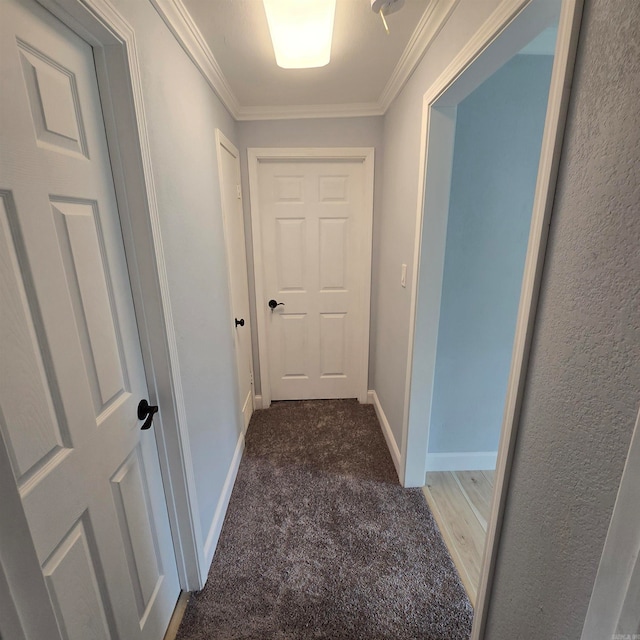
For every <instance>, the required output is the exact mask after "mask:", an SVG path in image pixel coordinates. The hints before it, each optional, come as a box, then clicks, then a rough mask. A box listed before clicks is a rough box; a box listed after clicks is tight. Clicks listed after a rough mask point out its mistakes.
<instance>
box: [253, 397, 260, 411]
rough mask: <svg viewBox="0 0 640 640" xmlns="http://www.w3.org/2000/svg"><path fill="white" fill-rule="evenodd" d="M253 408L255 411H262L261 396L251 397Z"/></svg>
mask: <svg viewBox="0 0 640 640" xmlns="http://www.w3.org/2000/svg"><path fill="white" fill-rule="evenodd" d="M253 408H254V409H255V410H257V409H262V396H261V395H256V396H253Z"/></svg>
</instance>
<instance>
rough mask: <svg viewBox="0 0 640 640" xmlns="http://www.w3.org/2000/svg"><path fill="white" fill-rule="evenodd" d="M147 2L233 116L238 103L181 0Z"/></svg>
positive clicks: (235, 114) (153, 0)
mask: <svg viewBox="0 0 640 640" xmlns="http://www.w3.org/2000/svg"><path fill="white" fill-rule="evenodd" d="M150 2H151V4H152V5H153V6H154V7H155V9H156V11H157V12H158V14H159V15H160V17H161V18H162V19H163V20H164V22H165V24H166V25H167V27H168V28H169V31H171V33H173V35H174V36H175V38H176V40H177V41H178V43H179V44H180V46H181V47H182V48H183V49H184V52H185V53H186V54H187V55H188V56H189V58H191V61H192V62H193V64H195V66H196V67H197V69H198V70H199V71H200V73H201V74H202V75H203V77H204V79H205V80H206V81H207V83H208V84H209V86H210V87H211V88H212V89H213V91H214V92H215V93H216V94H217V96H218V97H219V98H220V100H221V101H222V104H224V106H225V107H226V108H227V109H228V110H229V113H231V115H232V116H233V117H234V118H236V119H237V117H238V113H239V109H240V103H239V102H238V99H237V98H236V96H235V94H234V93H233V91H232V89H231V86H230V85H229V81H228V80H227V78H226V77H225V75H224V73H223V72H222V69H221V68H220V65H219V64H218V61H217V60H216V59H215V57H214V55H213V53H212V52H211V49H210V48H209V45H208V44H207V42H206V40H205V39H204V36H203V35H202V33H201V32H200V29H198V27H197V25H196V23H195V22H194V20H193V18H192V17H191V14H190V13H189V11H188V10H187V8H186V7H185V6H184V4H183V3H182V0H150Z"/></svg>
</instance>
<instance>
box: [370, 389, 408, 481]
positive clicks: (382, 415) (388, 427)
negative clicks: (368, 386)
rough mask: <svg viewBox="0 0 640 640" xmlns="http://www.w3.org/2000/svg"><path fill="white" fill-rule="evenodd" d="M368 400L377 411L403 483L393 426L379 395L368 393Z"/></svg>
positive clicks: (399, 477)
mask: <svg viewBox="0 0 640 640" xmlns="http://www.w3.org/2000/svg"><path fill="white" fill-rule="evenodd" d="M367 398H368V400H369V404H372V405H373V406H374V408H375V410H376V415H377V416H378V421H379V422H380V426H381V428H382V433H383V435H384V439H385V440H386V441H387V447H388V448H389V453H390V454H391V459H392V460H393V464H394V466H395V468H396V473H397V474H398V479H399V480H400V482H402V464H401V462H402V457H401V456H400V449H398V444H397V443H396V439H395V437H394V435H393V431H391V425H390V424H389V421H388V420H387V416H386V415H385V413H384V411H383V409H382V405H381V404H380V400H379V399H378V394H377V393H376V392H375V391H372V390H369V391H368V392H367Z"/></svg>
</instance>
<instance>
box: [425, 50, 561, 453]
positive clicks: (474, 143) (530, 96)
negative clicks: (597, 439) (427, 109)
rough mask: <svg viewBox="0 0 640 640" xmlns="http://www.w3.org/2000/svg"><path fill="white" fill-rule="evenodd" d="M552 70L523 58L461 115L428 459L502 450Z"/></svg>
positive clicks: (470, 99)
mask: <svg viewBox="0 0 640 640" xmlns="http://www.w3.org/2000/svg"><path fill="white" fill-rule="evenodd" d="M552 65H553V56H539V55H533V56H530V55H517V56H515V57H514V58H512V59H511V60H510V61H509V62H507V63H506V64H505V65H504V66H503V67H502V68H501V69H499V70H498V71H496V73H494V74H493V75H492V76H491V77H490V78H488V79H487V80H485V81H484V82H483V83H482V84H481V85H480V86H479V87H478V88H477V89H476V90H475V91H473V93H471V94H470V95H469V96H467V97H466V98H465V99H464V100H463V101H462V102H461V103H460V105H459V106H458V113H457V118H456V137H455V145H454V152H453V172H452V177H451V199H450V203H449V217H448V221H447V242H446V249H445V257H444V274H443V281H442V298H441V303H440V304H441V306H440V322H439V326H438V350H437V355H436V368H435V377H434V387H433V400H432V403H433V404H432V409H431V421H430V429H429V453H441V452H457V451H497V450H498V440H499V438H500V428H501V426H502V414H503V411H504V401H505V394H506V390H507V380H508V378H509V368H510V365H511V351H512V348H513V336H514V333H515V326H516V317H517V315H518V303H519V302H520V289H521V286H522V272H523V270H524V259H525V256H526V253H527V240H528V238H529V227H530V224H531V210H532V207H533V195H534V192H535V188H536V178H537V175H538V162H539V159H540V146H541V143H542V132H543V129H544V120H545V116H546V112H547V97H548V95H549V80H550V79H551V67H552ZM414 358H415V359H419V358H424V359H425V360H426V359H428V358H427V356H426V354H425V353H424V352H417V353H416V354H415V356H414Z"/></svg>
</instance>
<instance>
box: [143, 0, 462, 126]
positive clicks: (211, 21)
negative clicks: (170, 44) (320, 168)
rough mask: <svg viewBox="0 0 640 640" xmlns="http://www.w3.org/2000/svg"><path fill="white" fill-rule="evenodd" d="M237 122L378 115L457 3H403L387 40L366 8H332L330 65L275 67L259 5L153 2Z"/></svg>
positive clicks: (346, 0)
mask: <svg viewBox="0 0 640 640" xmlns="http://www.w3.org/2000/svg"><path fill="white" fill-rule="evenodd" d="M152 2H153V4H154V5H155V6H156V8H157V9H158V11H159V13H160V15H161V16H162V17H163V18H164V20H165V22H167V24H168V26H169V27H170V28H171V30H172V31H173V32H174V34H175V35H176V36H177V38H178V40H179V41H180V43H181V44H182V46H183V48H185V50H186V51H187V53H189V55H190V56H191V58H192V59H193V60H194V62H195V63H196V65H197V66H199V68H200V70H201V71H202V72H203V74H204V75H205V77H207V79H208V80H209V82H210V83H211V84H212V86H213V87H214V89H215V90H216V92H217V93H218V95H219V96H220V97H221V99H222V100H223V102H224V103H225V105H226V106H227V108H229V110H230V111H231V113H232V114H233V115H234V117H236V118H237V119H240V120H242V119H254V118H279V117H283V118H284V117H311V116H315V117H319V116H335V115H376V114H382V113H384V112H385V111H386V108H387V107H388V105H389V104H390V103H391V101H392V100H393V98H394V97H395V96H396V95H397V93H398V92H399V91H400V89H401V88H402V86H403V85H404V83H405V82H406V80H407V79H408V77H409V75H410V74H411V72H412V71H413V69H414V68H415V66H416V64H417V63H418V62H419V61H420V59H421V58H422V55H423V54H424V52H425V50H426V49H427V47H428V46H429V44H430V43H431V41H432V40H433V38H434V37H435V36H436V35H437V33H438V31H439V30H440V28H441V27H442V25H443V24H444V22H445V20H446V19H447V18H448V16H449V14H450V13H451V11H452V9H453V7H454V6H455V4H456V3H457V0H405V3H404V7H403V8H402V9H401V10H400V11H398V12H396V13H393V14H391V15H389V16H387V22H388V24H389V29H390V34H388V35H387V33H386V32H385V30H384V27H383V25H382V21H381V19H380V16H379V15H377V14H375V13H373V11H372V10H371V0H337V3H336V14H335V23H334V32H333V42H332V48H331V62H329V64H328V65H327V66H326V67H321V68H319V69H281V68H280V67H278V66H277V65H276V62H275V57H274V53H273V48H272V45H271V37H270V35H269V30H268V27H267V19H266V15H265V12H264V7H263V4H262V0H152Z"/></svg>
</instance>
